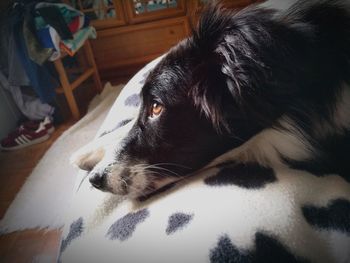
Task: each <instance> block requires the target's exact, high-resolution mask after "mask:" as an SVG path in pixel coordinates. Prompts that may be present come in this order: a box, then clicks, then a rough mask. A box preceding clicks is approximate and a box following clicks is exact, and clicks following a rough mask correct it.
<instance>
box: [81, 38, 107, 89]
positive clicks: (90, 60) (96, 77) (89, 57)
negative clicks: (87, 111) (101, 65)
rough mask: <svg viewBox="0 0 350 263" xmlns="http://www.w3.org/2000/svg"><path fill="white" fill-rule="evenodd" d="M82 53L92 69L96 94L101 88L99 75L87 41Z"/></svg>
mask: <svg viewBox="0 0 350 263" xmlns="http://www.w3.org/2000/svg"><path fill="white" fill-rule="evenodd" d="M84 51H85V54H86V57H87V60H88V63H89V64H90V66H91V67H92V68H93V69H94V74H93V78H94V83H95V89H96V91H97V92H98V93H100V92H101V91H102V89H103V88H102V84H101V79H100V75H99V73H98V70H97V66H96V63H95V58H94V54H93V52H92V48H91V45H90V41H89V40H87V41H86V42H85V44H84Z"/></svg>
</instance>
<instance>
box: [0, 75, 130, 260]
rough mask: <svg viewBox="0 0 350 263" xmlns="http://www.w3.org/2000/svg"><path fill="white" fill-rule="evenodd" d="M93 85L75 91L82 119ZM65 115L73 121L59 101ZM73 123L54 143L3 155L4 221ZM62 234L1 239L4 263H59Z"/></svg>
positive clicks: (0, 206)
mask: <svg viewBox="0 0 350 263" xmlns="http://www.w3.org/2000/svg"><path fill="white" fill-rule="evenodd" d="M131 73H132V74H130V75H128V76H124V77H119V78H115V79H111V82H112V84H115V85H116V84H119V83H127V82H128V80H129V79H130V78H131V76H132V75H133V74H135V73H136V72H131ZM90 85H91V83H90V84H89V83H86V86H85V87H84V88H80V89H77V90H75V97H76V100H77V102H78V106H79V109H80V112H81V113H82V116H83V115H84V113H85V112H86V109H87V106H88V104H89V102H90V101H91V99H92V98H93V97H94V95H96V92H95V91H94V90H95V89H93V88H91V86H90ZM58 103H59V105H60V108H61V113H62V115H63V116H64V118H65V119H69V116H70V113H69V112H67V110H65V109H68V107H67V105H66V100H65V98H64V97H62V96H61V97H58ZM73 124H74V122H73V120H69V121H65V123H64V124H61V125H60V126H58V127H56V131H55V132H54V133H53V134H52V135H51V137H50V139H49V140H47V141H45V142H43V143H41V144H37V145H33V146H30V147H28V148H24V149H21V150H17V151H13V152H6V153H4V152H0V218H2V217H3V215H4V214H5V212H6V209H7V208H8V207H9V205H10V204H11V202H12V200H13V199H14V198H15V196H16V194H17V192H18V191H19V190H20V188H21V186H22V185H23V183H24V182H25V180H26V179H27V177H28V176H29V175H30V173H31V171H32V170H33V169H34V167H35V166H36V164H37V163H38V162H39V160H40V159H41V158H42V157H43V155H44V154H45V152H46V151H47V150H48V149H49V148H50V146H51V145H52V143H53V142H54V141H55V140H56V139H57V138H58V137H59V136H60V135H61V134H62V133H63V132H64V131H65V130H67V129H68V128H69V127H70V126H72V125H73ZM60 238H61V231H60V230H54V231H38V230H27V231H20V232H15V233H11V234H7V235H2V236H1V235H0V262H1V263H27V262H48V263H50V262H56V258H57V255H58V250H59V247H60Z"/></svg>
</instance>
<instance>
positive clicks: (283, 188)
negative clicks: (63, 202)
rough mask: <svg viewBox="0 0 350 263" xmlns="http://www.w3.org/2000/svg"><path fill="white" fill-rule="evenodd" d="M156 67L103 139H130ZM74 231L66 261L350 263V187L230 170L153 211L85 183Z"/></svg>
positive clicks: (210, 174) (76, 201)
mask: <svg viewBox="0 0 350 263" xmlns="http://www.w3.org/2000/svg"><path fill="white" fill-rule="evenodd" d="M156 63H157V61H154V62H152V63H150V64H149V65H147V66H146V67H145V68H144V69H143V70H141V71H140V72H139V73H138V74H137V75H136V76H135V77H134V78H133V79H132V80H131V81H130V82H129V83H128V84H127V85H126V87H125V88H124V90H123V91H122V92H121V94H120V96H119V97H118V99H117V101H116V102H115V104H114V106H113V108H112V109H111V111H110V113H109V114H108V117H107V119H106V120H105V122H104V124H103V125H102V127H101V129H100V131H99V134H102V133H103V132H104V131H110V130H114V131H113V132H112V133H111V135H110V134H109V135H110V137H109V138H114V139H116V140H118V139H121V138H122V137H123V136H125V134H126V133H127V131H128V129H129V128H130V126H131V125H124V126H123V123H124V122H123V121H124V120H128V119H132V118H135V116H136V115H137V112H138V102H139V100H138V96H137V94H138V93H139V91H140V89H141V87H142V84H143V82H144V78H145V76H147V74H148V71H149V70H150V69H151V68H152V67H153V66H154V65H155V64H156ZM84 176H85V173H84V172H81V173H80V175H79V177H80V178H79V180H78V182H77V185H76V189H77V188H78V186H79V184H80V182H81V180H82V179H83V177H84ZM66 222H67V223H66V227H65V229H64V234H63V240H62V246H61V255H60V260H61V262H84V263H86V262H153V263H154V262H350V184H349V182H346V181H345V180H344V179H342V178H341V177H339V176H337V175H332V174H330V175H327V176H323V177H317V176H315V175H313V174H310V173H307V172H303V171H296V170H291V169H287V168H281V169H275V170H272V169H264V168H262V167H256V166H254V165H246V166H243V167H242V166H241V165H237V164H234V163H227V164H225V165H223V166H219V167H216V168H212V169H208V170H205V171H203V172H202V173H200V174H198V175H196V176H195V177H193V178H191V179H187V180H183V181H182V182H181V183H180V184H178V185H176V186H173V187H172V188H170V189H169V190H167V191H165V192H163V193H160V194H158V195H156V196H154V197H152V198H150V199H149V200H147V201H144V202H135V201H130V200H124V199H123V198H122V197H119V196H115V195H111V194H108V193H103V192H101V191H99V190H96V189H94V188H92V187H91V186H90V183H89V181H88V180H84V181H83V183H82V184H81V186H80V188H79V189H77V190H76V193H75V195H74V198H73V200H72V207H71V209H70V213H69V214H68V215H67V220H66Z"/></svg>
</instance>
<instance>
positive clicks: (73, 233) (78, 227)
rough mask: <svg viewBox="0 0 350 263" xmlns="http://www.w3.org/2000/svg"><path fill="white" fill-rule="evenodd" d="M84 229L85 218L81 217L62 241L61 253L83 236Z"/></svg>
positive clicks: (71, 226)
mask: <svg viewBox="0 0 350 263" xmlns="http://www.w3.org/2000/svg"><path fill="white" fill-rule="evenodd" d="M83 230H84V227H83V218H82V217H79V218H78V219H77V220H75V221H74V222H73V223H72V224H71V225H70V228H69V233H68V235H67V237H66V238H65V239H63V240H62V243H61V252H63V251H64V250H65V249H66V248H67V246H68V245H69V244H70V243H71V242H72V240H74V239H76V238H77V237H79V236H81V234H82V233H83Z"/></svg>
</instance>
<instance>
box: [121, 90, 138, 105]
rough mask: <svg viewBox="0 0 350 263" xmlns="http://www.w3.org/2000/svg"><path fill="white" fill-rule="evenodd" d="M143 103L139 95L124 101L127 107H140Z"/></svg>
mask: <svg viewBox="0 0 350 263" xmlns="http://www.w3.org/2000/svg"><path fill="white" fill-rule="evenodd" d="M140 103H141V100H140V95H139V94H136V93H135V94H132V95H130V96H129V97H127V98H126V100H125V101H124V105H125V106H131V107H138V106H139V105H140Z"/></svg>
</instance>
